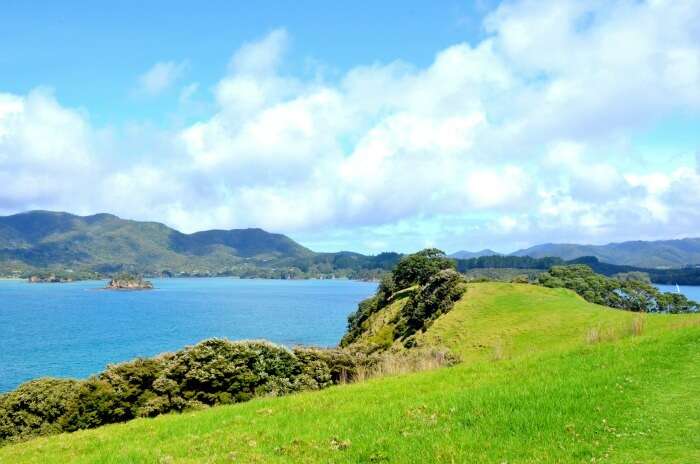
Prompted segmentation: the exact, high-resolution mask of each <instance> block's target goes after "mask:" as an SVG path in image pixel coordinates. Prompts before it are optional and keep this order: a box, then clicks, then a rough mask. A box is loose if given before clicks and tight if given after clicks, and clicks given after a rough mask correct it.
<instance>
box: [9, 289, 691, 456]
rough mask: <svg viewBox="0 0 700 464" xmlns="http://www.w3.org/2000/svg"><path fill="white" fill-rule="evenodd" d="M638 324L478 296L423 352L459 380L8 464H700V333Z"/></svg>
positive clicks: (83, 444) (142, 433) (39, 446)
mask: <svg viewBox="0 0 700 464" xmlns="http://www.w3.org/2000/svg"><path fill="white" fill-rule="evenodd" d="M634 317H637V316H636V315H634V314H631V313H624V312H619V311H614V310H610V309H606V308H601V307H596V306H594V305H590V304H588V303H586V302H584V301H583V300H581V299H580V298H578V297H576V296H575V295H573V294H572V293H570V292H567V291H560V290H550V289H542V288H537V287H531V286H525V285H517V286H516V285H509V284H473V285H471V286H470V289H469V291H468V293H467V295H466V296H465V298H464V299H463V300H462V301H461V302H460V303H459V304H458V305H457V306H456V307H455V309H454V310H453V311H452V312H450V313H448V314H447V315H445V316H443V317H442V318H441V319H439V320H438V321H436V323H435V324H434V325H433V327H432V328H431V329H430V330H429V331H428V332H427V333H426V334H425V335H424V340H423V341H424V342H434V341H436V340H439V341H440V342H441V343H442V344H445V345H448V346H451V347H452V348H453V349H455V350H457V351H458V352H460V353H461V355H462V356H463V357H464V359H465V362H464V363H463V364H461V365H459V366H456V367H453V368H446V369H441V370H437V371H432V372H423V373H417V374H411V375H404V376H398V377H393V378H385V379H376V380H372V381H369V382H366V383H363V384H356V385H348V386H341V387H334V388H331V389H328V390H325V391H322V392H315V393H303V394H299V395H294V396H290V397H286V398H276V399H275V398H269V399H259V400H254V401H251V402H249V403H244V404H240V405H234V406H226V407H218V408H212V409H210V410H206V411H200V412H195V413H188V414H183V415H170V416H164V417H159V418H156V419H140V420H136V421H132V422H130V423H127V424H120V425H114V426H108V427H103V428H100V429H96V430H90V431H82V432H78V433H74V434H70V435H61V436H55V437H48V438H41V439H37V440H33V441H30V442H27V443H23V444H19V445H13V446H8V447H5V448H2V449H0V462H3V463H4V462H12V463H15V462H17V463H21V462H37V463H39V462H41V463H44V462H100V463H118V462H124V463H126V462H261V463H262V462H264V463H267V462H498V463H500V462H509V463H514V462H619V463H628V462H645V463H647V462H664V463H665V462H678V463H686V462H700V435H698V434H697V430H698V428H700V318H699V317H697V316H662V315H657V316H651V315H648V316H646V318H645V330H644V334H643V335H642V336H639V337H633V336H631V335H629V333H630V331H629V328H630V324H632V320H633V319H634ZM591 328H600V331H601V332H603V333H605V332H606V331H610V336H611V338H613V340H610V341H604V342H602V343H595V344H590V343H588V342H586V336H587V332H588V331H589V329H591ZM494 346H496V347H500V348H494ZM494 358H499V359H500V360H495V359H494Z"/></svg>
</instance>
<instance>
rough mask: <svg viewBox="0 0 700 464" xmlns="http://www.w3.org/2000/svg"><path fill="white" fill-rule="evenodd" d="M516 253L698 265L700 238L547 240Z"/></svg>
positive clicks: (649, 265) (644, 264) (653, 265)
mask: <svg viewBox="0 0 700 464" xmlns="http://www.w3.org/2000/svg"><path fill="white" fill-rule="evenodd" d="M512 255H514V256H531V257H533V258H543V257H545V256H555V257H559V258H562V259H563V260H566V261H569V260H572V259H576V258H580V257H582V256H594V257H596V258H598V259H599V260H600V261H602V262H605V263H610V264H618V265H625V266H638V267H646V268H663V267H683V266H689V265H692V266H695V265H700V238H684V239H680V240H657V241H650V242H644V241H632V242H621V243H609V244H607V245H576V244H568V243H562V244H555V243H545V244H543V245H536V246H533V247H530V248H526V249H523V250H518V251H516V252H515V253H512Z"/></svg>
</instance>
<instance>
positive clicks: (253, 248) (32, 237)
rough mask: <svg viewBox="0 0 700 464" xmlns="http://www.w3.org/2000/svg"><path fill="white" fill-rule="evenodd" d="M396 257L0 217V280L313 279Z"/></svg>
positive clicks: (254, 236) (135, 226)
mask: <svg viewBox="0 0 700 464" xmlns="http://www.w3.org/2000/svg"><path fill="white" fill-rule="evenodd" d="M399 256H400V255H398V254H396V253H383V254H380V255H378V256H364V255H361V254H359V253H351V252H339V253H315V252H313V251H311V250H309V249H308V248H305V247H303V246H302V245H300V244H298V243H297V242H295V241H294V240H292V239H290V238H289V237H287V236H285V235H281V234H273V233H269V232H266V231H264V230H262V229H234V230H207V231H203V232H196V233H193V234H184V233H181V232H178V231H177V230H175V229H172V228H170V227H167V226H165V225H163V224H160V223H157V222H140V221H131V220H125V219H121V218H119V217H117V216H114V215H111V214H96V215H93V216H84V217H83V216H76V215H73V214H69V213H61V212H50V211H31V212H27V213H20V214H15V215H12V216H5V217H0V273H2V274H5V275H6V274H8V273H9V274H12V273H15V274H17V273H26V272H30V271H31V270H33V269H42V270H46V269H57V270H66V269H70V270H74V271H75V270H80V271H92V272H97V273H101V274H109V273H114V272H120V271H132V272H138V273H145V274H155V275H158V274H166V275H168V274H185V275H240V276H249V275H252V276H255V275H260V276H264V277H296V276H297V274H299V273H302V274H304V275H305V276H320V275H328V274H334V273H336V272H337V271H339V270H345V271H346V272H345V274H347V273H348V272H349V271H356V273H357V271H363V270H364V271H368V270H372V269H384V268H391V266H393V264H395V262H396V261H397V260H398V259H399Z"/></svg>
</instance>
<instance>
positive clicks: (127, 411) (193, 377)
mask: <svg viewBox="0 0 700 464" xmlns="http://www.w3.org/2000/svg"><path fill="white" fill-rule="evenodd" d="M373 359H374V358H372V357H369V356H366V355H364V354H362V353H359V352H358V353H354V352H350V351H345V350H340V349H336V350H325V349H318V348H295V349H294V350H293V351H290V350H288V349H286V348H283V347H280V346H277V345H274V344H272V343H268V342H264V341H244V342H231V341H228V340H223V339H211V340H205V341H203V342H201V343H199V344H197V345H194V346H190V347H187V348H185V349H183V350H181V351H178V352H176V353H173V354H167V355H162V356H159V357H155V358H148V359H145V358H139V359H136V360H134V361H130V362H126V363H122V364H115V365H110V366H108V367H107V369H106V370H105V371H104V372H102V373H100V374H98V375H96V376H94V377H91V378H89V379H87V380H84V381H76V380H61V379H40V380H35V381H32V382H28V383H25V384H23V385H21V386H20V387H18V388H17V389H16V390H15V391H13V392H10V393H7V394H4V395H1V396H0V443H2V442H6V441H10V440H20V439H24V438H28V437H31V436H35V435H46V434H51V433H59V432H64V431H74V430H78V429H86V428H92V427H98V426H100V425H104V424H110V423H115V422H123V421H126V420H129V419H133V418H135V417H147V416H156V415H158V414H163V413H167V412H171V411H183V410H188V409H199V408H203V407H207V406H212V405H217V404H226V403H235V402H239V401H246V400H248V399H251V398H253V397H255V396H260V395H282V394H286V393H291V392H296V391H301V390H317V389H320V388H325V387H328V386H330V385H332V384H336V383H343V382H346V381H350V380H352V379H355V378H357V372H358V369H360V368H366V367H367V366H369V365H370V364H371V363H372V362H374V361H373Z"/></svg>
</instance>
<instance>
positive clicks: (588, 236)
mask: <svg viewBox="0 0 700 464" xmlns="http://www.w3.org/2000/svg"><path fill="white" fill-rule="evenodd" d="M336 3H338V2H336ZM698 23H700V1H699V0H683V1H664V0H654V1H648V2H644V1H638V2H637V1H635V2H631V1H623V0H619V1H612V2H607V1H599V0H591V1H587V2H581V1H575V0H562V1H560V2H538V1H534V0H513V1H508V2H502V3H500V2H497V1H477V2H457V1H444V2H407V1H402V2H398V1H397V2H394V1H390V2H353V3H352V4H349V3H348V4H347V5H336V4H329V3H328V2H320V1H319V2H309V1H306V2H279V1H278V2H255V5H253V4H244V3H241V2H224V1H212V2H205V5H196V4H194V3H192V2H155V1H150V2H112V3H104V4H102V5H96V3H95V2H77V1H75V2H61V3H59V2H40V3H36V2H35V3H32V4H20V3H19V2H13V4H10V5H3V7H2V14H0V185H3V188H2V189H0V214H11V213H15V212H19V211H24V210H28V209H39V208H40V209H52V210H66V211H71V212H75V213H78V214H91V213H95V212H101V211H107V212H112V213H115V214H118V215H120V216H122V217H127V218H134V219H148V220H157V221H162V222H165V223H167V224H169V225H171V226H173V227H177V228H179V229H181V230H184V231H195V230H201V229H206V228H235V227H258V226H259V227H263V228H266V229H268V230H272V231H276V232H282V233H286V234H289V235H290V236H292V237H293V238H295V239H297V240H299V241H301V242H302V243H304V244H305V245H307V246H310V247H312V248H314V249H318V250H339V249H350V250H357V251H363V252H378V251H382V250H390V249H391V250H398V251H412V250H416V249H418V248H421V247H424V246H439V247H442V248H444V249H445V250H447V251H455V250H458V249H471V250H474V249H480V248H485V247H489V248H494V249H497V250H499V251H511V250H513V249H515V248H518V247H524V246H529V245H532V244H535V243H541V242H546V241H555V242H585V243H606V242H609V241H619V240H630V239H660V238H676V237H683V236H692V235H695V236H697V235H698V232H697V231H698V230H700V174H699V169H700V167H699V164H700V29H698V28H697V24H698Z"/></svg>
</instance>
